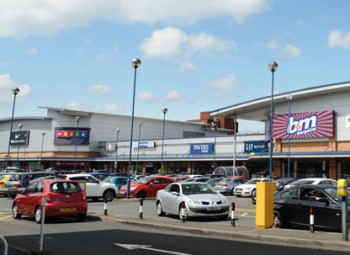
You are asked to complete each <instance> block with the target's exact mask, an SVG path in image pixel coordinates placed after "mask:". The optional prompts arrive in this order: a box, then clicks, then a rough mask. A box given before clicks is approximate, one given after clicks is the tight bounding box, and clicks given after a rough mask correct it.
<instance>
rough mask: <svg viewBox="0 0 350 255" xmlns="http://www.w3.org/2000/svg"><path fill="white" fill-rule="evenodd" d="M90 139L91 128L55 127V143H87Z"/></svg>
mask: <svg viewBox="0 0 350 255" xmlns="http://www.w3.org/2000/svg"><path fill="white" fill-rule="evenodd" d="M89 140H90V128H79V129H77V128H69V127H65V128H55V144H59V145H87V144H89Z"/></svg>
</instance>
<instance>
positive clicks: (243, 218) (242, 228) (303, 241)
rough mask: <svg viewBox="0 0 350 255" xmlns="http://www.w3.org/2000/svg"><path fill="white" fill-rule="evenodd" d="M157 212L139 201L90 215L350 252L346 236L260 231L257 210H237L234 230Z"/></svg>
mask: <svg viewBox="0 0 350 255" xmlns="http://www.w3.org/2000/svg"><path fill="white" fill-rule="evenodd" d="M102 204H103V203H102ZM155 211H156V206H155V201H154V200H144V201H143V205H142V207H141V206H140V202H139V200H138V199H117V200H114V201H113V202H111V203H108V204H103V208H98V207H94V208H91V207H89V215H95V216H99V217H100V218H101V219H102V220H104V221H112V222H118V223H122V224H130V225H134V226H142V227H149V228H154V229H161V230H167V231H172V232H177V233H178V234H181V233H183V234H191V235H199V236H205V237H210V238H222V239H229V240H240V241H246V242H258V243H266V244H273V245H285V246H293V247H307V248H312V249H324V250H335V251H347V252H349V251H350V241H347V240H342V239H343V235H342V233H334V232H326V231H317V230H316V231H314V233H311V232H310V230H297V229H275V228H267V229H261V228H257V227H256V225H255V210H252V209H250V210H249V209H237V208H236V211H235V216H236V220H235V224H234V226H233V225H232V224H231V223H232V221H231V219H230V218H228V219H227V220H226V221H222V220H220V221H219V220H212V219H190V220H187V221H186V222H182V221H180V220H179V219H178V218H177V217H173V216H162V217H159V216H157V215H156V213H155ZM140 212H141V213H140ZM140 215H142V217H140ZM253 218H254V219H253Z"/></svg>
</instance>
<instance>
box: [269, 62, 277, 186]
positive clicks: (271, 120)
mask: <svg viewBox="0 0 350 255" xmlns="http://www.w3.org/2000/svg"><path fill="white" fill-rule="evenodd" d="M277 68H278V64H277V63H276V62H274V61H272V62H270V63H269V69H270V71H271V74H272V81H271V104H270V106H271V108H270V134H269V136H270V166H269V179H270V180H271V178H272V168H273V167H272V164H273V162H272V156H273V141H272V139H273V137H272V132H273V115H274V111H273V87H274V82H275V81H274V80H275V71H276V70H277Z"/></svg>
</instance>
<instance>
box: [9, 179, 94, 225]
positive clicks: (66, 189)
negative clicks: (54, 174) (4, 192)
mask: <svg viewBox="0 0 350 255" xmlns="http://www.w3.org/2000/svg"><path fill="white" fill-rule="evenodd" d="M42 198H45V199H46V204H45V216H46V217H58V216H74V217H76V218H77V219H78V220H79V221H82V220H84V219H85V216H86V214H87V202H86V197H85V194H84V193H83V191H82V189H81V188H80V186H79V183H78V182H75V181H68V180H39V181H36V182H33V183H32V184H30V185H29V186H28V187H27V188H26V189H25V190H23V191H21V193H20V194H18V195H17V196H16V197H15V199H14V201H13V204H12V217H13V218H14V219H20V218H21V216H22V215H27V216H31V217H34V218H35V221H36V222H37V223H40V222H41V221H42V215H43V212H42Z"/></svg>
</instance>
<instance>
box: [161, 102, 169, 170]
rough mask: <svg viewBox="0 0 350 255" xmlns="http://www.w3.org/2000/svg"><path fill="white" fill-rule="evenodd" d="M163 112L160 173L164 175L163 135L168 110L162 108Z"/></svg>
mask: <svg viewBox="0 0 350 255" xmlns="http://www.w3.org/2000/svg"><path fill="white" fill-rule="evenodd" d="M162 112H163V138H162V160H161V163H160V173H161V174H163V173H164V165H163V159H164V134H165V115H166V114H167V112H168V108H164V109H163V110H162Z"/></svg>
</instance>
